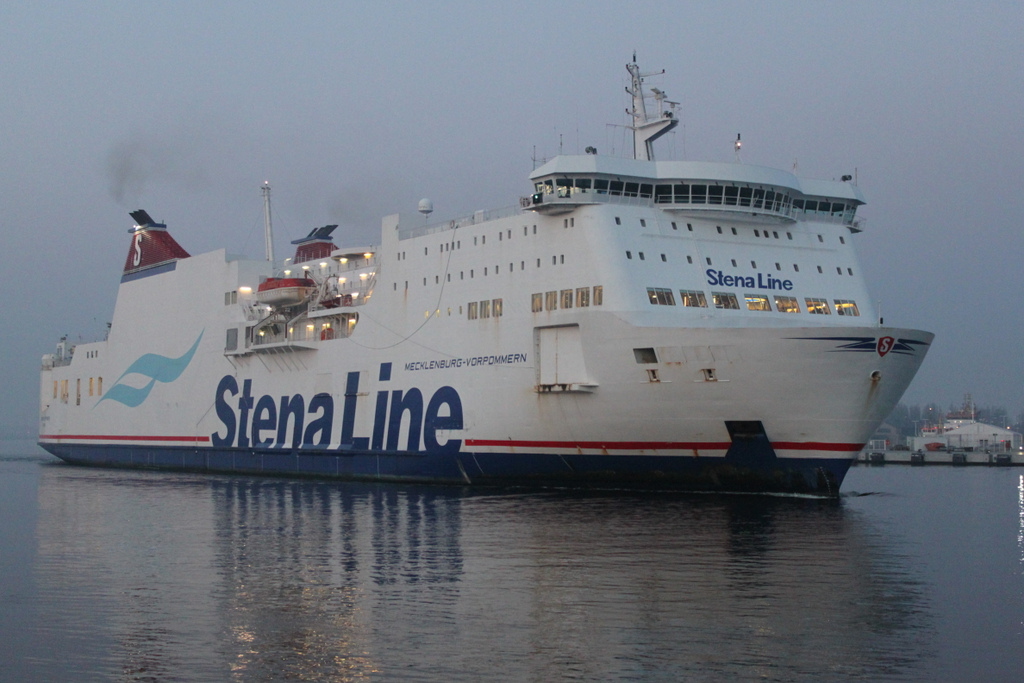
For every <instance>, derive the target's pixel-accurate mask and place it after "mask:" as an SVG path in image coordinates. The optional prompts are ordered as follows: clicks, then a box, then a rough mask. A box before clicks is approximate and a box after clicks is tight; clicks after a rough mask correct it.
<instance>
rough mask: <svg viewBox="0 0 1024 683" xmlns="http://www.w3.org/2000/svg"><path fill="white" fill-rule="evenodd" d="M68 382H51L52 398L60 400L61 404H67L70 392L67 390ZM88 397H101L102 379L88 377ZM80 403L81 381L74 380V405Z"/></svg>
mask: <svg viewBox="0 0 1024 683" xmlns="http://www.w3.org/2000/svg"><path fill="white" fill-rule="evenodd" d="M68 382H69V380H66V379H62V380H53V398H54V399H58V398H59V399H60V400H61V401H62V402H63V403H67V402H68V398H69V396H70V392H69V390H68ZM89 395H90V396H102V395H103V378H102V377H90V378H89ZM81 403H82V380H81V379H76V380H75V405H81Z"/></svg>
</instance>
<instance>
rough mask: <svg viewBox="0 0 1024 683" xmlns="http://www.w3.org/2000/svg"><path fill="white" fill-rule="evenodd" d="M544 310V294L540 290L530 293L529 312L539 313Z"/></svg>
mask: <svg viewBox="0 0 1024 683" xmlns="http://www.w3.org/2000/svg"><path fill="white" fill-rule="evenodd" d="M543 310H544V295H543V294H541V293H540V292H537V293H536V294H532V295H530V312H531V313H539V312H541V311H543Z"/></svg>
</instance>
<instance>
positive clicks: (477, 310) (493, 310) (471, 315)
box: [466, 299, 504, 320]
mask: <svg viewBox="0 0 1024 683" xmlns="http://www.w3.org/2000/svg"><path fill="white" fill-rule="evenodd" d="M503 310H504V309H503V307H502V305H501V299H485V300H484V301H470V302H469V303H468V304H466V318H468V319H469V320H476V319H477V318H490V317H494V318H500V317H501V315H502V312H503Z"/></svg>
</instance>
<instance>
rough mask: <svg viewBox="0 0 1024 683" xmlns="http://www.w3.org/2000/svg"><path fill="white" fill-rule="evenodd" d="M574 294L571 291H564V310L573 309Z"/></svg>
mask: <svg viewBox="0 0 1024 683" xmlns="http://www.w3.org/2000/svg"><path fill="white" fill-rule="evenodd" d="M572 293H573V292H572V290H571V289H563V290H562V292H561V294H562V308H572Z"/></svg>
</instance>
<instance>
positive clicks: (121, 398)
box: [96, 330, 205, 408]
mask: <svg viewBox="0 0 1024 683" xmlns="http://www.w3.org/2000/svg"><path fill="white" fill-rule="evenodd" d="M204 332H205V330H204ZM202 338H203V332H200V333H199V336H198V337H197V338H196V341H195V343H194V344H192V348H191V349H189V350H188V351H186V352H185V355H183V356H179V357H178V358H168V357H167V356H159V355H157V354H155V353H147V354H144V355H142V356H139V358H138V360H136V361H135V362H134V363H132V364H131V365H129V366H128V369H127V370H125V371H124V372H123V373H121V376H120V377H118V378H117V381H115V382H114V386H112V387H110V389H109V390H108V391H107V393H106V395H105V396H104V397H103V398H101V399H100V400H99V401H97V402H96V405H99V404H100V403H102V402H103V401H106V400H108V399H109V400H111V401H117V402H118V403H122V404H124V405H126V406H128V407H129V408H135V407H137V406H139V405H141V404H142V402H143V401H145V400H146V399H147V398H148V397H149V392H151V391H152V390H153V387H154V386H155V385H156V383H157V382H164V383H165V384H166V383H167V382H173V381H174V380H176V379H178V377H180V376H181V373H183V372H184V371H185V368H187V367H188V364H189V363H191V362H192V356H194V355H195V353H196V349H198V348H199V341H200V340H201V339H202ZM128 375H142V376H143V377H149V383H148V384H146V386H144V387H141V388H138V387H133V386H129V385H127V384H122V383H121V380H122V379H124V378H125V377H127V376H128Z"/></svg>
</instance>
